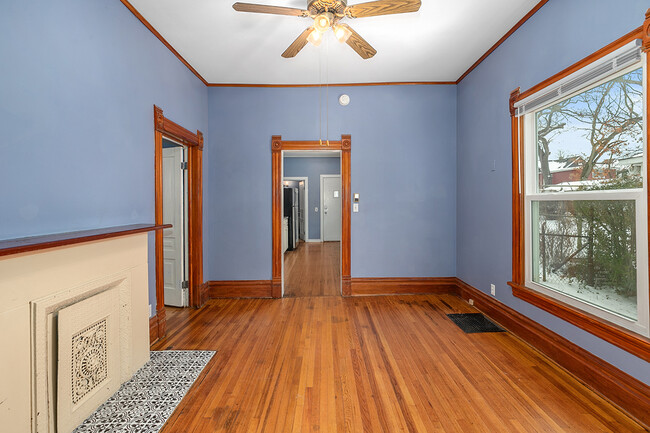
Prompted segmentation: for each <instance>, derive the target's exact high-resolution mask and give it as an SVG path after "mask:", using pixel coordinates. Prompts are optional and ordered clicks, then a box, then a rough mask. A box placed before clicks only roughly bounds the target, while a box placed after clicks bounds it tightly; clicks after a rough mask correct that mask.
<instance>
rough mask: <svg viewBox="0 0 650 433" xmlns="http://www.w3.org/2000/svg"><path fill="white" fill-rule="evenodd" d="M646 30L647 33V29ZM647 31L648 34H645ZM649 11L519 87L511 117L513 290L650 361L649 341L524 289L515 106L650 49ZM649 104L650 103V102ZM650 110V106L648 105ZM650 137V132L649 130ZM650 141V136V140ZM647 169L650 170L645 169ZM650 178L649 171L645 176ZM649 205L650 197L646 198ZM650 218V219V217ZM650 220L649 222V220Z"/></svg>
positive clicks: (520, 130)
mask: <svg viewBox="0 0 650 433" xmlns="http://www.w3.org/2000/svg"><path fill="white" fill-rule="evenodd" d="M644 29H645V30H644ZM644 32H645V33H644ZM649 32H650V9H648V11H647V12H646V15H645V21H644V24H643V26H641V27H639V28H637V29H635V30H633V31H631V32H630V33H628V34H626V35H624V36H622V37H621V38H619V39H617V40H615V41H614V42H612V43H610V44H608V45H607V46H605V47H603V48H601V49H600V50H598V51H596V52H595V53H593V54H591V55H589V56H587V57H585V58H584V59H582V60H580V61H578V62H576V63H574V64H573V65H571V66H569V67H568V68H566V69H564V70H563V71H561V72H559V73H557V74H555V75H553V76H552V77H550V78H548V79H546V80H544V81H542V82H541V83H539V84H537V85H535V86H533V87H531V88H530V89H528V90H526V91H525V92H523V93H522V92H520V91H519V88H517V89H515V90H514V91H513V92H512V93H511V94H510V100H509V103H510V115H511V129H512V281H510V282H509V283H508V284H509V285H510V286H511V287H512V293H513V295H514V296H516V297H518V298H520V299H522V300H524V301H526V302H529V303H531V304H532V305H535V306H537V307H539V308H542V309H543V310H545V311H547V312H549V313H551V314H554V315H555V316H557V317H559V318H561V319H563V320H566V321H567V322H569V323H572V324H574V325H576V326H578V327H580V328H582V329H584V330H586V331H588V332H590V333H592V334H594V335H596V336H597V337H599V338H602V339H603V340H605V341H608V342H610V343H612V344H614V345H616V346H618V347H620V348H621V349H623V350H626V351H628V352H630V353H632V354H633V355H635V356H638V357H640V358H642V359H645V360H646V361H650V340H648V339H647V338H645V337H643V336H641V335H638V334H635V333H633V332H631V331H629V330H627V329H624V328H621V327H620V326H617V325H615V324H613V323H610V322H607V321H605V320H604V319H601V318H598V317H596V316H594V315H591V314H589V313H586V312H584V311H582V310H579V309H577V308H575V307H573V306H570V305H568V304H565V303H563V302H561V301H558V300H555V299H552V298H550V297H548V296H546V295H543V294H541V293H539V292H537V291H534V290H532V289H530V288H528V287H525V264H526V258H525V240H524V236H525V222H524V193H523V191H524V189H525V185H524V173H523V167H525V160H524V143H523V138H522V137H523V134H524V123H523V117H521V118H516V117H515V110H514V104H515V103H516V102H517V101H520V100H522V99H524V98H526V97H528V96H530V95H532V94H534V93H536V92H538V91H540V90H542V89H544V88H545V87H547V86H549V85H551V84H553V83H555V82H557V81H558V80H561V79H563V78H565V77H566V76H568V75H570V74H572V73H574V72H576V71H577V70H579V69H581V68H583V67H585V66H587V65H588V64H590V63H592V62H594V61H596V60H598V59H600V58H602V57H604V56H606V55H608V54H609V53H611V52H613V51H615V50H617V49H618V48H620V47H622V46H624V45H625V44H628V43H629V42H631V41H633V40H635V39H639V38H643V46H644V47H645V46H646V43H647V46H648V47H650V33H649ZM649 103H650V102H649ZM648 108H650V105H649V106H648ZM648 133H649V134H650V131H648ZM648 138H649V139H650V136H649V137H648ZM646 170H649V169H648V168H646ZM646 175H648V176H650V171H648V173H647V174H646ZM646 199H647V200H648V204H650V195H649V196H648V197H647V198H646ZM648 218H650V217H648ZM648 221H650V219H649V220H648Z"/></svg>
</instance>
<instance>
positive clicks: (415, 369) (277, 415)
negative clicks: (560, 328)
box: [153, 295, 646, 433]
mask: <svg viewBox="0 0 650 433" xmlns="http://www.w3.org/2000/svg"><path fill="white" fill-rule="evenodd" d="M473 311H475V310H474V309H473V308H472V307H470V306H469V305H468V304H466V303H465V302H464V301H462V300H461V299H459V298H457V297H455V296H453V295H417V296H381V297H355V298H341V297H296V298H286V299H275V300H274V299H214V300H211V301H209V302H208V303H207V304H206V306H205V307H204V308H202V309H201V310H191V309H175V308H168V309H167V317H168V336H167V337H166V338H164V339H163V340H161V341H159V342H158V343H156V344H155V345H154V346H153V348H154V349H171V348H173V349H205V350H217V351H218V352H217V354H216V355H215V357H214V358H213V359H212V361H211V362H210V364H209V365H208V368H206V371H204V373H202V375H201V377H200V378H199V380H198V381H197V383H196V384H195V385H194V386H193V387H192V389H191V390H190V392H189V393H188V395H187V396H186V397H185V398H184V399H183V401H182V402H181V404H180V405H179V407H178V408H177V410H176V412H175V413H174V414H173V415H172V417H171V418H170V420H169V421H168V423H167V424H166V425H165V427H164V428H163V430H162V433H173V432H183V433H186V432H194V433H208V432H209V433H212V432H232V433H239V432H242V433H243V432H246V433H249V432H259V433H262V432H279V433H285V432H320V433H325V432H326V433H330V432H350V433H359V432H372V433H375V432H386V433H394V432H438V433H452V432H453V433H461V432H462V433H474V432H485V433H494V432H526V433H531V432H563V431H566V432H569V431H570V432H584V433H593V432H612V433H614V432H616V433H620V432H631V433H633V432H643V431H646V430H644V429H643V428H642V427H641V426H640V425H638V424H636V423H635V422H634V421H633V420H632V419H630V418H628V417H627V416H625V415H624V414H623V413H622V412H620V411H619V410H618V409H617V408H615V407H614V406H612V405H611V404H609V403H608V402H606V401H605V400H603V399H602V398H601V397H599V396H598V395H596V394H595V393H593V392H591V391H589V390H588V389H587V388H586V387H584V386H583V385H581V384H580V383H579V382H578V381H577V380H576V379H574V378H573V377H572V376H571V375H569V374H568V373H567V372H566V371H564V370H562V369H560V368H558V367H557V366H556V365H555V364H553V363H552V362H550V361H549V360H548V359H547V358H545V357H544V356H543V355H541V354H540V353H539V352H537V351H535V350H534V349H532V348H531V347H529V346H527V345H525V344H524V343H522V342H521V341H520V340H519V339H517V338H516V337H514V336H512V335H511V334H510V333H488V334H465V333H463V332H462V331H461V330H460V329H459V328H458V327H457V326H456V325H455V324H454V323H453V322H451V321H450V320H449V319H448V318H447V317H446V314H447V313H456V312H473Z"/></svg>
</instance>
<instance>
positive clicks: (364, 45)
mask: <svg viewBox="0 0 650 433" xmlns="http://www.w3.org/2000/svg"><path fill="white" fill-rule="evenodd" d="M339 26H342V27H345V28H346V29H348V30H350V32H351V33H352V34H351V35H350V37H349V38H348V40H347V41H346V43H347V44H348V45H349V46H351V47H352V49H353V50H354V51H356V52H357V54H358V55H360V56H361V57H363V58H364V59H369V58H371V57H372V56H374V55H375V54H377V50H375V49H374V48H373V47H372V46H371V45H370V44H369V43H368V42H366V40H365V39H364V38H362V37H361V36H359V33H357V32H355V31H354V30H352V27H350V26H349V25H347V24H339Z"/></svg>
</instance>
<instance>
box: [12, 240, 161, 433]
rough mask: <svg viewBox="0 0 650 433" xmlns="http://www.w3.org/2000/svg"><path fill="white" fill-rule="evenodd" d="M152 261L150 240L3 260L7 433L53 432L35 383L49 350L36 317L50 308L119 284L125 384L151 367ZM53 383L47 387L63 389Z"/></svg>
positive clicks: (104, 243)
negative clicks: (41, 348) (41, 338)
mask: <svg viewBox="0 0 650 433" xmlns="http://www.w3.org/2000/svg"><path fill="white" fill-rule="evenodd" d="M147 261H148V249H147V233H146V232H142V233H136V234H128V235H125V236H118V237H111V238H107V239H101V240H92V241H88V242H83V243H77V244H73V245H66V246H59V247H54V248H47V249H40V250H36V251H29V252H23V253H17V254H11V255H6V256H2V257H0V430H1V431H6V432H12V433H31V432H47V431H51V427H48V424H49V423H48V421H47V417H44V413H42V412H40V411H41V410H43V408H42V404H41V405H40V406H39V404H38V402H39V401H41V402H42V401H43V394H42V392H41V393H40V395H39V394H38V393H37V385H38V383H37V382H38V380H36V379H35V378H36V377H41V376H38V375H37V374H35V373H36V370H37V367H38V365H37V364H38V362H35V361H36V359H37V357H38V356H40V355H37V353H38V350H36V348H38V347H39V345H40V344H42V343H39V337H38V335H37V333H35V332H34V330H35V328H36V326H35V325H36V324H37V323H36V322H38V320H41V319H36V315H35V312H37V311H38V308H43V307H39V302H41V304H40V305H41V306H42V305H43V304H42V302H43V300H46V301H48V300H49V301H48V302H50V304H53V303H54V302H55V301H57V299H71V297H75V296H79V294H80V293H82V292H83V291H84V290H85V289H86V288H90V290H91V291H92V290H95V291H101V290H102V284H103V285H107V284H113V283H111V282H113V281H115V282H116V283H115V287H117V289H116V290H118V291H119V293H120V294H119V302H120V308H123V310H124V312H123V313H122V316H121V317H120V318H119V322H120V337H121V338H122V340H124V341H123V342H122V343H120V349H121V351H122V353H123V357H122V358H123V360H122V365H121V367H120V373H121V374H120V376H121V377H120V383H121V382H124V381H125V380H128V379H129V378H130V377H131V375H132V374H133V373H135V371H137V370H138V369H139V368H140V367H141V366H142V365H143V364H145V363H146V362H147V361H148V360H149V308H148V304H149V302H148V265H147ZM66 297H67V298H66ZM50 304H47V303H46V306H47V305H50ZM127 304H128V305H127ZM123 329H127V331H126V332H123ZM124 360H126V361H124ZM35 364H36V365H35ZM41 371H42V368H41ZM48 380H49V382H48V384H47V386H49V387H52V386H56V385H53V384H52V383H51V382H52V380H53V379H51V378H50V377H49V376H48ZM46 407H47V405H46ZM35 408H38V410H36V409H35ZM37 412H38V413H37Z"/></svg>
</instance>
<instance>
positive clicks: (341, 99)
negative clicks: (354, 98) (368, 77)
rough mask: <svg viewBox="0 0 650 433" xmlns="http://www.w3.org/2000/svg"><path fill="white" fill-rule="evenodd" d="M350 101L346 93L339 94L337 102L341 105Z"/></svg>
mask: <svg viewBox="0 0 650 433" xmlns="http://www.w3.org/2000/svg"><path fill="white" fill-rule="evenodd" d="M349 103H350V97H349V96H348V95H341V96H339V104H341V105H343V106H344V107H345V106H346V105H348V104H349Z"/></svg>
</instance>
